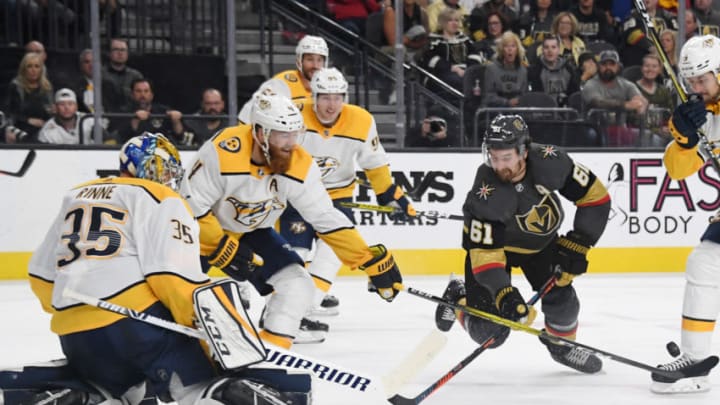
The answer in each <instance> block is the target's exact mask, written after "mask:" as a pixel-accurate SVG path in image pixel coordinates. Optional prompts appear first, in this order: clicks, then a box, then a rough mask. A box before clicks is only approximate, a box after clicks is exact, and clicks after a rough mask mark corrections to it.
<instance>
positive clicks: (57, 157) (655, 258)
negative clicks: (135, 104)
mask: <svg viewBox="0 0 720 405" xmlns="http://www.w3.org/2000/svg"><path fill="white" fill-rule="evenodd" d="M194 153H195V152H193V151H186V152H182V153H181V154H182V159H183V162H184V163H185V166H187V165H189V164H190V162H191V159H192V157H193V155H194ZM28 154H29V150H28V149H1V150H0V170H3V171H7V172H16V171H17V170H18V169H20V167H21V166H22V164H23V162H24V161H25V159H26V157H27V156H28ZM571 155H572V156H573V158H575V159H576V160H578V161H579V162H581V163H583V164H584V165H585V166H587V167H588V168H590V169H591V170H592V171H593V172H594V173H595V174H596V175H597V176H598V177H599V178H600V179H601V180H602V181H603V182H604V183H605V184H606V186H607V187H608V190H609V192H610V194H611V197H612V202H613V203H612V213H611V218H610V219H609V221H608V224H607V226H606V229H605V233H604V235H603V237H602V238H601V239H600V242H599V243H598V245H597V247H596V248H594V249H593V250H592V251H591V253H590V272H598V273H604V272H671V271H682V270H683V268H684V265H685V259H686V257H687V254H688V253H689V251H690V249H691V247H692V246H693V245H694V244H695V243H696V242H697V240H698V238H699V236H700V235H701V234H702V232H703V230H704V229H705V226H706V225H707V223H708V219H709V218H710V217H711V216H713V215H714V214H715V212H716V211H718V209H719V208H720V180H718V175H717V174H716V173H714V171H713V169H712V168H711V167H709V166H706V167H705V168H703V170H701V171H700V172H699V173H698V174H697V175H695V176H692V177H691V178H689V179H687V180H686V181H682V182H677V181H672V180H670V179H669V178H668V177H667V175H666V173H665V171H664V169H663V167H662V154H661V153H660V152H647V153H638V152H633V153H625V152H607V153H597V152H593V153H590V152H575V153H571ZM482 159H483V157H482V155H481V154H479V153H403V152H397V153H390V161H391V162H392V165H391V170H392V172H393V176H394V178H395V181H396V183H397V184H399V185H401V186H403V187H405V188H406V189H408V190H414V191H415V192H416V196H417V197H419V200H418V201H415V202H414V204H415V208H416V209H418V210H423V211H428V210H435V211H438V212H442V213H448V214H458V215H461V214H462V204H463V201H464V199H465V196H466V195H467V193H468V192H469V191H471V190H470V188H471V186H472V181H473V178H474V175H475V171H476V169H477V167H478V166H479V165H480V164H481V163H482ZM117 162H118V160H117V151H115V150H79V151H78V150H57V149H38V150H36V157H35V159H34V161H33V162H32V164H31V165H30V166H29V167H28V169H27V171H26V172H25V173H24V174H23V175H22V176H21V177H14V176H9V175H4V174H0V190H2V198H0V263H1V264H0V279H12V278H24V277H25V273H26V268H27V261H28V260H29V257H30V254H31V252H32V251H33V249H35V247H36V246H37V245H38V244H39V243H40V241H41V240H42V238H43V236H44V234H45V232H46V230H47V229H48V227H49V226H50V224H51V222H52V220H53V219H54V217H55V215H56V214H57V210H58V209H59V206H60V202H61V197H62V195H63V194H64V192H65V191H67V189H69V188H71V187H73V186H74V185H76V184H79V183H82V182H85V181H87V180H89V179H92V178H95V177H98V176H103V175H107V174H111V173H113V171H115V170H117V165H118V163H117ZM355 199H356V201H357V202H362V203H369V204H375V198H374V195H373V194H372V191H370V190H369V189H367V188H363V187H358V190H357V192H356V196H355ZM563 209H564V210H565V213H566V221H565V224H564V226H563V228H562V231H563V232H565V231H567V230H569V229H570V227H571V226H572V216H573V213H574V207H573V206H572V204H570V203H568V202H566V201H564V200H563ZM355 220H356V222H357V224H358V228H359V229H360V231H361V232H362V234H363V235H364V236H365V238H366V240H367V241H368V243H370V244H373V243H384V244H385V245H386V246H388V247H389V248H391V249H392V250H393V252H394V253H395V256H396V258H397V261H398V262H399V264H400V266H401V270H402V272H403V273H405V274H447V273H449V272H451V271H454V272H456V273H461V272H462V263H463V259H464V257H463V252H462V250H461V249H460V248H459V247H460V241H461V233H462V222H461V221H454V220H444V219H421V220H417V221H414V222H411V223H393V222H392V221H390V220H389V219H388V218H387V217H386V215H385V214H383V213H377V212H360V211H356V212H355ZM343 274H353V272H350V271H349V270H347V269H345V270H344V271H343Z"/></svg>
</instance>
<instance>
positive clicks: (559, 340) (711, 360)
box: [395, 283, 718, 380]
mask: <svg viewBox="0 0 720 405" xmlns="http://www.w3.org/2000/svg"><path fill="white" fill-rule="evenodd" d="M395 286H397V287H399V289H401V290H404V291H405V292H407V293H408V294H410V295H414V296H416V297H420V298H423V299H426V300H428V301H432V302H435V303H437V304H442V305H445V306H447V307H450V308H453V309H457V310H460V311H463V312H465V313H467V314H470V315H473V316H477V317H479V318H483V319H486V320H488V321H490V322H493V323H496V324H498V325H503V326H507V327H509V328H512V329H515V330H519V331H523V332H525V333H529V334H531V335H535V336H538V337H541V338H543V339H546V340H549V341H552V342H554V343H556V344H559V345H564V346H574V347H579V348H581V349H584V350H585V351H587V352H590V353H593V354H595V355H598V356H602V357H605V358H608V359H610V360H614V361H617V362H618V363H623V364H626V365H628V366H631V367H636V368H640V369H643V370H646V371H650V372H652V373H655V374H657V375H661V376H663V377H666V378H669V379H674V380H679V379H681V378H687V377H688V375H686V373H683V372H681V371H677V370H663V369H661V368H658V367H653V366H651V365H648V364H645V363H641V362H639V361H635V360H632V359H629V358H627V357H623V356H620V355H617V354H614V353H610V352H608V351H605V350H602V349H598V348H595V347H592V346H589V345H586V344H583V343H580V342H576V341H574V340H570V339H566V338H563V337H561V336H555V335H551V334H549V333H547V332H546V331H544V330H540V329H535V328H532V327H530V326H527V325H525V324H522V323H520V322H514V321H511V320H509V319H505V318H503V317H501V316H498V315H494V314H491V313H488V312H484V311H481V310H479V309H475V308H473V307H469V306H467V305H460V304H455V303H453V302H450V301H448V300H445V299H443V298H441V297H438V296H436V295H432V294H430V293H427V292H424V291H421V290H417V289H415V288H412V287H405V286H403V285H402V284H400V283H396V284H395ZM717 363H718V357H717V356H710V357H708V358H707V359H705V360H703V361H702V362H700V363H698V364H699V366H698V367H697V369H698V370H702V371H709V370H710V369H712V368H713V367H715V366H716V365H717Z"/></svg>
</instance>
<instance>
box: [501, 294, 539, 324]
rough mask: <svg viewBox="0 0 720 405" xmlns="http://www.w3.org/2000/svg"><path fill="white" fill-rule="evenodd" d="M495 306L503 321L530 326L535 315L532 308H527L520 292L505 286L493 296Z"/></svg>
mask: <svg viewBox="0 0 720 405" xmlns="http://www.w3.org/2000/svg"><path fill="white" fill-rule="evenodd" d="M495 306H496V307H497V309H498V313H499V314H500V316H502V317H503V318H505V319H509V320H511V321H515V322H519V323H522V324H523V325H530V324H531V323H532V322H533V321H534V320H535V316H536V315H537V313H536V311H535V309H534V308H533V307H528V306H527V304H526V303H525V300H523V297H522V295H520V291H518V289H517V288H515V287H513V286H507V287H505V288H503V289H501V290H500V291H498V293H497V294H496V295H495Z"/></svg>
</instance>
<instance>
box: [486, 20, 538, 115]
mask: <svg viewBox="0 0 720 405" xmlns="http://www.w3.org/2000/svg"><path fill="white" fill-rule="evenodd" d="M483 84H484V86H485V88H484V89H483V101H482V105H483V106H486V107H516V106H517V105H518V102H519V97H520V96H521V95H522V94H524V93H526V92H527V90H528V77H527V68H526V67H525V48H523V46H522V42H520V38H519V37H518V36H517V34H515V33H514V32H512V31H505V33H503V34H502V36H501V37H500V41H499V43H498V49H497V56H496V57H495V59H494V60H493V61H492V62H491V63H490V64H488V65H487V67H486V68H485V78H484V80H483Z"/></svg>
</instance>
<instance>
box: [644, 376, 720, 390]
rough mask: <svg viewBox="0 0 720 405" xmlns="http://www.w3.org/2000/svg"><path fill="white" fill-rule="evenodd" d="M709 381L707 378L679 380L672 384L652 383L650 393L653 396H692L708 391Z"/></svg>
mask: <svg viewBox="0 0 720 405" xmlns="http://www.w3.org/2000/svg"><path fill="white" fill-rule="evenodd" d="M710 387H711V384H710V380H709V379H708V378H707V376H701V377H690V378H681V379H679V380H677V381H675V382H674V383H662V382H657V381H653V383H652V384H651V385H650V391H652V392H654V393H655V394H693V393H700V392H707V391H710Z"/></svg>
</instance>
